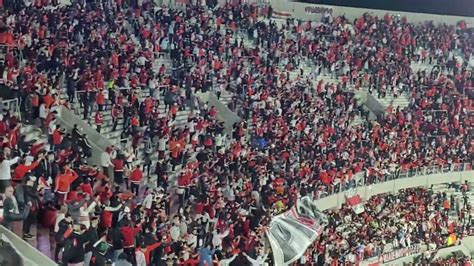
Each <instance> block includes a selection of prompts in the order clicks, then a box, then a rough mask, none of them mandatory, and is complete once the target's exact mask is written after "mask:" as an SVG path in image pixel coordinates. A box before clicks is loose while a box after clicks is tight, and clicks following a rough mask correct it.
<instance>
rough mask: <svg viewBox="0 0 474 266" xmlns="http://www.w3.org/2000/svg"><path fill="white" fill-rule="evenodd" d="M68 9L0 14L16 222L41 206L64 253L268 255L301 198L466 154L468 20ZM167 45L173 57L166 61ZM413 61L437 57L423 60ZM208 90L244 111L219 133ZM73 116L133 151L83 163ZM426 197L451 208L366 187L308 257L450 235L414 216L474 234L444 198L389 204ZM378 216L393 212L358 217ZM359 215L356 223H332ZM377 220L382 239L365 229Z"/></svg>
mask: <svg viewBox="0 0 474 266" xmlns="http://www.w3.org/2000/svg"><path fill="white" fill-rule="evenodd" d="M71 2H72V5H71V6H66V7H59V6H55V7H53V6H54V4H55V2H54V1H52V3H48V1H35V3H34V4H33V5H32V6H29V5H25V3H24V2H23V1H6V2H5V3H3V4H4V12H3V13H2V14H1V15H0V17H1V24H0V43H1V44H2V47H5V50H6V54H5V58H4V63H3V65H1V67H0V72H1V73H2V76H1V78H2V81H3V83H2V86H3V87H2V91H4V92H7V93H5V95H2V97H10V98H18V99H20V101H19V102H20V103H21V104H20V108H19V112H20V113H21V114H22V116H21V117H22V121H19V119H18V114H15V113H13V112H4V114H3V115H2V117H1V119H0V136H2V138H3V141H2V145H1V146H2V153H1V157H0V182H1V183H0V184H1V188H2V192H3V191H5V199H4V224H5V225H7V226H9V227H10V228H12V227H13V226H14V224H15V223H16V221H19V220H23V236H24V237H25V238H31V237H33V236H32V235H31V234H30V227H31V226H32V225H33V224H34V223H35V221H36V220H37V219H38V218H40V221H41V222H42V223H43V225H44V226H47V227H50V228H51V229H52V230H53V231H54V238H55V242H56V244H55V252H54V254H53V258H54V259H55V260H56V261H61V263H62V264H64V265H83V264H84V265H105V264H106V263H107V261H113V262H114V263H115V265H130V264H132V265H176V264H178V265H208V266H209V265H211V264H215V263H220V265H263V264H264V263H268V264H269V265H272V259H273V256H272V254H271V250H269V249H268V245H265V234H264V232H265V231H266V230H267V226H268V225H269V223H270V221H271V217H272V216H273V215H276V214H279V213H282V212H284V211H285V210H287V209H288V208H290V207H292V206H293V205H294V203H295V200H296V199H297V198H298V197H299V196H305V195H311V196H313V197H314V198H319V197H323V196H324V195H326V194H328V193H334V192H337V191H341V190H343V189H347V188H350V187H353V186H355V185H358V184H359V182H365V183H376V182H380V181H383V180H386V179H390V178H396V177H397V175H398V174H399V173H400V172H401V171H416V170H417V169H419V168H421V167H425V166H440V165H448V166H449V167H453V168H454V167H459V165H460V164H462V165H471V164H472V162H473V159H474V157H473V155H474V143H473V140H472V135H473V133H474V131H473V123H474V114H473V101H472V100H473V95H472V90H471V88H472V82H473V69H472V66H469V59H470V57H471V54H472V49H473V44H474V36H473V31H472V29H470V28H466V27H465V25H464V24H463V23H460V24H459V25H457V26H447V25H435V24H433V23H429V22H426V23H423V24H411V23H409V22H407V21H406V19H405V18H399V17H396V16H391V15H388V14H387V15H386V16H384V17H381V18H380V17H375V16H372V15H370V14H365V15H363V16H361V17H360V18H358V19H356V20H354V21H350V20H349V19H347V18H345V17H332V16H331V15H330V14H326V15H325V16H323V21H321V23H315V22H301V21H297V20H295V21H292V20H288V21H285V22H283V23H279V22H277V21H275V20H272V19H269V18H267V17H270V13H271V11H270V12H268V11H269V10H268V9H266V11H267V12H262V9H260V8H257V7H255V6H251V5H247V4H240V3H235V4H227V5H225V6H223V7H212V8H210V7H207V6H206V7H205V6H196V5H194V6H191V5H189V6H186V7H183V8H180V9H170V8H166V7H159V6H156V5H155V4H154V3H153V2H152V1H147V0H138V1H133V0H130V1H97V0H88V1H71ZM210 4H211V5H212V3H210ZM264 11H265V10H264ZM168 55H169V58H170V59H171V62H172V65H171V66H167V65H165V64H162V65H158V67H156V66H155V61H159V60H163V58H162V57H165V58H166V57H167V56H168ZM459 58H461V59H462V61H461V60H460V59H459ZM160 62H161V61H160ZM413 62H419V63H423V64H427V65H428V64H430V65H439V66H440V68H439V69H436V68H435V70H434V71H414V70H413V69H412V67H411V65H412V63H413ZM308 64H309V68H308V67H305V66H306V65H308ZM167 68H172V69H167ZM307 69H310V70H309V71H308V70H307ZM323 77H324V78H323ZM328 77H330V78H328ZM361 90H368V91H369V92H370V93H373V94H374V95H376V96H379V97H407V95H408V98H409V99H410V101H411V102H410V104H409V105H408V107H406V108H393V107H391V106H389V107H388V108H387V110H386V112H385V115H379V116H377V117H376V118H375V120H372V119H373V116H372V115H371V113H370V111H367V110H366V109H365V108H363V107H362V106H361V103H360V102H358V101H357V99H356V98H357V97H356V95H357V93H358V92H359V91H361ZM206 91H211V92H215V93H216V95H217V96H218V97H220V96H221V95H222V94H223V93H231V94H233V95H234V99H233V101H232V102H231V104H230V107H231V109H232V110H233V111H235V112H236V113H237V114H238V115H239V116H240V117H241V122H237V123H235V124H234V125H233V127H232V128H226V127H225V124H224V123H222V121H220V120H219V119H220V116H219V111H218V109H217V108H216V107H214V106H208V104H207V103H203V102H199V100H197V98H196V96H195V94H196V93H198V92H206ZM2 93H3V92H2ZM63 96H64V97H63ZM77 105H79V108H74V107H75V106H77ZM163 105H164V106H165V107H164V108H163V107H161V106H163ZM60 108H70V109H77V111H78V113H80V116H81V117H82V118H83V119H84V120H85V121H87V122H89V123H91V124H92V125H93V127H94V128H96V129H97V131H98V132H100V133H104V130H105V128H106V127H107V126H108V125H109V124H108V121H107V119H106V117H108V116H111V117H112V119H111V124H112V129H111V130H112V132H114V131H118V132H120V135H121V138H122V139H130V140H131V141H130V143H131V148H130V149H128V148H127V149H121V148H120V147H119V145H117V146H116V147H110V148H108V149H107V150H106V151H105V152H104V153H103V154H101V160H100V162H97V165H91V164H87V163H86V158H88V157H90V156H91V145H90V143H89V142H88V139H87V135H83V133H82V131H81V130H80V129H79V128H74V129H72V130H71V131H70V132H69V133H68V132H66V131H65V130H64V129H63V128H62V127H60V126H58V125H56V124H57V123H56V121H57V116H58V114H59V109H60ZM185 111H187V112H185ZM183 113H185V114H186V116H187V117H186V120H185V121H184V123H183V122H182V121H181V120H179V117H180V115H181V114H183ZM357 120H361V121H362V122H360V123H356V121H357ZM22 124H23V125H26V124H36V125H39V127H40V128H41V130H42V132H43V133H44V134H45V135H47V136H48V138H47V140H45V141H44V142H41V141H36V142H32V141H29V140H28V139H27V138H26V137H25V136H22V135H21V134H20V128H21V125H22ZM139 151H142V152H139ZM137 156H138V157H137ZM136 161H140V163H139V164H136ZM463 167H464V166H463ZM466 167H467V166H466ZM469 167H470V166H469ZM10 169H11V170H13V172H12V173H10ZM465 169H467V168H465ZM360 173H363V178H362V179H363V180H359V178H356V176H358V175H359V174H360ZM155 176H156V181H155V178H154V177H155ZM12 182H13V183H14V184H15V186H14V187H12V186H11V185H10V184H11V183H12ZM414 197H415V198H418V200H419V201H420V202H419V205H416V206H418V207H420V206H423V208H425V210H426V209H430V208H431V207H432V206H438V207H439V205H437V204H438V202H439V201H440V200H444V199H443V197H442V196H439V195H438V196H433V195H430V194H429V192H427V191H424V190H413V191H409V192H402V193H400V194H399V195H397V196H392V197H387V198H381V197H375V198H372V199H370V200H369V201H368V202H367V211H366V212H365V214H363V215H359V216H356V215H354V214H350V210H349V209H348V208H343V209H342V210H341V211H339V212H336V213H333V212H327V214H328V216H329V217H330V218H331V221H332V222H331V223H330V225H329V226H328V227H327V228H326V229H325V231H324V232H323V234H322V237H321V238H320V239H319V240H318V241H317V243H316V244H315V246H314V247H311V248H310V249H309V250H310V251H308V252H313V251H314V255H312V257H311V261H314V262H315V264H318V265H325V264H333V265H336V264H337V263H338V262H353V261H355V260H361V259H364V258H367V257H371V256H373V255H376V254H380V253H381V252H384V248H383V246H387V245H388V244H389V242H390V244H391V245H392V248H393V249H396V248H397V247H404V246H406V245H410V244H412V243H413V244H414V243H420V242H423V243H435V244H436V247H440V246H443V243H442V241H443V239H442V237H443V236H444V232H438V231H436V232H431V233H426V232H427V231H428V230H427V229H425V228H419V227H420V225H421V226H422V227H423V224H422V223H418V222H417V223H415V224H413V223H410V224H409V223H406V221H407V220H410V221H417V220H416V219H418V218H420V219H423V221H424V222H426V224H427V225H426V226H427V227H429V226H430V225H431V226H432V227H437V228H438V227H439V228H440V230H441V231H442V230H444V229H446V230H447V231H448V232H449V233H451V232H450V231H449V230H451V229H453V230H455V231H456V229H459V228H461V229H459V230H457V231H460V233H461V234H462V233H464V231H465V230H467V229H466V226H464V225H463V224H461V223H457V224H456V225H453V223H448V221H447V220H446V219H448V218H447V217H448V216H447V215H446V213H444V212H443V211H442V210H440V209H439V208H438V209H436V208H435V209H434V210H431V209H430V210H431V212H428V211H425V212H423V214H417V213H416V212H412V213H407V212H408V210H409V209H408V208H407V209H404V210H403V213H405V214H406V216H407V217H404V218H401V217H398V218H400V219H402V221H404V222H405V224H404V225H403V226H402V225H401V224H397V223H396V222H395V221H394V220H391V219H390V216H391V215H394V214H393V213H385V212H382V213H380V210H379V209H380V206H384V205H386V204H389V202H392V201H396V202H397V203H398V205H394V206H392V207H389V208H388V209H390V208H392V209H396V208H402V207H403V206H405V205H407V202H412V201H415V199H413V198H414ZM412 208H415V206H412ZM420 208H421V207H420ZM465 208H467V205H466V206H465ZM462 209H464V208H462ZM428 213H435V217H434V218H433V217H429V215H428V217H426V216H427V214H428ZM5 214H6V215H5ZM375 215H382V217H384V219H383V221H379V222H378V223H382V224H375V223H374V222H372V224H370V225H366V226H364V225H361V224H360V222H361V221H369V220H370V221H373V220H374V217H375ZM417 215H419V217H416V216H417ZM52 217H53V218H52ZM347 219H348V220H347ZM403 219H405V220H403ZM465 219H468V218H467V217H465ZM469 219H470V218H469ZM385 220H387V222H385ZM341 224H342V225H341ZM348 224H353V225H354V226H353V227H352V228H359V229H360V231H358V232H350V231H347V232H345V233H344V232H340V231H338V229H340V228H341V226H347V225H348ZM405 227H406V228H405ZM408 227H409V228H408ZM451 227H452V228H451ZM374 228H378V230H382V228H383V230H384V232H385V231H387V232H385V234H384V235H382V236H380V237H370V236H374V235H375V234H378V231H377V230H375V229H374ZM392 229H393V231H390V230H392ZM410 230H411V232H409V233H407V231H410ZM364 232H365V236H366V237H365V238H363V239H360V240H359V239H355V235H357V234H358V233H364ZM422 232H425V233H426V234H425V235H422ZM458 237H460V235H459V236H458ZM333 240H334V241H333ZM336 240H337V242H336ZM336 244H337V245H336ZM335 245H336V246H337V247H335ZM312 254H313V253H312ZM308 261H310V260H308ZM305 263H306V264H307V262H304V263H303V264H305Z"/></svg>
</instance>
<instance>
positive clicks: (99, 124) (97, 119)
mask: <svg viewBox="0 0 474 266" xmlns="http://www.w3.org/2000/svg"><path fill="white" fill-rule="evenodd" d="M103 123H104V115H102V112H101V111H97V113H95V124H96V126H97V127H96V130H97V132H99V133H100V129H101V128H102V124H103Z"/></svg>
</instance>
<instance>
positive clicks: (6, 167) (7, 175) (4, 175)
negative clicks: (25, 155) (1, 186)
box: [0, 157, 20, 180]
mask: <svg viewBox="0 0 474 266" xmlns="http://www.w3.org/2000/svg"><path fill="white" fill-rule="evenodd" d="M19 159H20V157H16V158H13V159H11V160H3V162H2V163H0V180H11V179H12V176H11V166H12V165H13V164H16V163H17V162H18V160H19Z"/></svg>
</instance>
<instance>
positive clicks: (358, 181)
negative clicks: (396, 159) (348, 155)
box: [320, 163, 472, 198]
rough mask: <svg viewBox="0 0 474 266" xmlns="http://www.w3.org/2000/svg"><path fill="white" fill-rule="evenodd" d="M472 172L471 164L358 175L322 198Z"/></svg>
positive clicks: (423, 167)
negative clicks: (386, 183) (362, 189)
mask: <svg viewBox="0 0 474 266" xmlns="http://www.w3.org/2000/svg"><path fill="white" fill-rule="evenodd" d="M462 171H472V166H471V164H469V163H459V164H445V165H431V166H422V167H413V168H411V169H408V170H404V169H399V168H398V169H395V170H394V171H387V172H386V173H385V174H382V173H379V174H374V175H370V176H368V175H367V174H366V172H364V171H363V172H360V173H357V174H356V175H355V176H354V177H353V181H352V182H348V183H346V184H344V185H340V186H338V188H337V189H334V188H333V189H329V190H327V191H326V192H325V193H324V194H323V195H321V197H320V198H325V197H328V196H331V195H335V194H339V193H342V192H345V191H349V190H352V189H357V188H359V187H365V186H370V185H376V184H380V183H384V182H389V181H394V180H398V179H412V178H416V177H419V176H426V175H432V174H445V173H450V172H462Z"/></svg>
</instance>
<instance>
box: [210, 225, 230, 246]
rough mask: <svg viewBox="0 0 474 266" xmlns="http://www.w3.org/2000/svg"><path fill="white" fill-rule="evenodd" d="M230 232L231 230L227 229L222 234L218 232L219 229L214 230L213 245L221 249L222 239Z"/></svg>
mask: <svg viewBox="0 0 474 266" xmlns="http://www.w3.org/2000/svg"><path fill="white" fill-rule="evenodd" d="M228 234H229V230H226V231H225V232H224V233H222V234H219V233H217V231H214V232H212V245H214V247H215V248H218V249H221V248H222V239H223V238H225V237H226V236H227V235H228Z"/></svg>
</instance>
